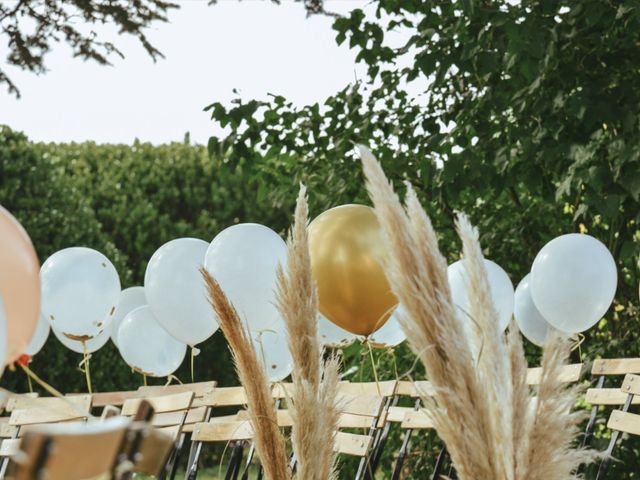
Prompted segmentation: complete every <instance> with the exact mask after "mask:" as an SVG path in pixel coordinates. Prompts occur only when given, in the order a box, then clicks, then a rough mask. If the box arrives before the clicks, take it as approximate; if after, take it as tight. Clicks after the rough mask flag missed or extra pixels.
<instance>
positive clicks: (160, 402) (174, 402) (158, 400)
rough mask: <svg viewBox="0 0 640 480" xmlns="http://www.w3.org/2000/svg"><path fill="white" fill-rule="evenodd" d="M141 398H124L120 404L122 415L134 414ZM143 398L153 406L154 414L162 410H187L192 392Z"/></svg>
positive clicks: (191, 398)
mask: <svg viewBox="0 0 640 480" xmlns="http://www.w3.org/2000/svg"><path fill="white" fill-rule="evenodd" d="M142 400H143V399H141V398H130V399H129V400H126V401H125V402H124V405H123V406H122V415H124V416H132V415H135V413H136V412H137V411H138V407H139V406H140V402H142ZM144 400H147V401H148V402H149V403H150V404H151V405H152V406H153V409H154V410H155V412H156V414H158V413H163V412H175V411H178V410H187V409H188V408H189V407H190V406H191V402H192V401H193V392H183V393H175V394H171V395H162V396H159V397H149V398H146V399H144Z"/></svg>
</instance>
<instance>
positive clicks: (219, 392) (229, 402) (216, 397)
mask: <svg viewBox="0 0 640 480" xmlns="http://www.w3.org/2000/svg"><path fill="white" fill-rule="evenodd" d="M246 404H247V395H246V393H245V391H244V387H219V388H216V389H214V390H213V392H210V393H208V394H206V395H204V396H203V397H202V400H201V401H200V402H198V405H206V406H209V407H232V406H238V405H246Z"/></svg>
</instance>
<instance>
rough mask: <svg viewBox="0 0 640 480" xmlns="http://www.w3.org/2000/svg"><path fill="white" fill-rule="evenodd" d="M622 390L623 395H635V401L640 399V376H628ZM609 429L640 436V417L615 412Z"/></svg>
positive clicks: (610, 420)
mask: <svg viewBox="0 0 640 480" xmlns="http://www.w3.org/2000/svg"><path fill="white" fill-rule="evenodd" d="M620 390H621V392H622V394H623V395H626V396H628V395H633V399H636V398H640V375H631V374H628V375H626V376H625V378H624V382H623V384H622V387H621V388H620ZM607 427H609V428H610V429H611V430H617V431H619V432H625V433H629V434H631V435H640V415H638V414H635V413H629V412H624V411H621V410H614V411H612V412H611V416H610V417H609V421H608V422H607Z"/></svg>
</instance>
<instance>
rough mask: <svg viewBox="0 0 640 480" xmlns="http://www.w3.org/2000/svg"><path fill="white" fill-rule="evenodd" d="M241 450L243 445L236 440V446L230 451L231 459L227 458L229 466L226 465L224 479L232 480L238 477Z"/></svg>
mask: <svg viewBox="0 0 640 480" xmlns="http://www.w3.org/2000/svg"><path fill="white" fill-rule="evenodd" d="M243 450H244V446H243V445H242V442H238V443H237V444H236V446H235V447H233V452H232V453H231V459H230V460H229V466H228V467H227V473H226V474H225V476H224V480H234V479H235V478H237V477H238V472H239V470H240V464H241V463H242V452H243Z"/></svg>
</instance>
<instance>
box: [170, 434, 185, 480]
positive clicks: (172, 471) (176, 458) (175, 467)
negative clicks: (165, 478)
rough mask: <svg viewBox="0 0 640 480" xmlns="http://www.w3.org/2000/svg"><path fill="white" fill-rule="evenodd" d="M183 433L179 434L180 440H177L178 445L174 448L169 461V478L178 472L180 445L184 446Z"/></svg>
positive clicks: (171, 479) (173, 477)
mask: <svg viewBox="0 0 640 480" xmlns="http://www.w3.org/2000/svg"><path fill="white" fill-rule="evenodd" d="M184 440H185V434H184V433H183V434H181V435H180V440H178V446H177V448H176V449H175V452H174V455H173V459H172V462H171V469H170V470H169V478H170V480H174V479H175V478H176V473H177V472H178V463H179V462H180V455H181V453H182V447H183V446H184Z"/></svg>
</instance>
